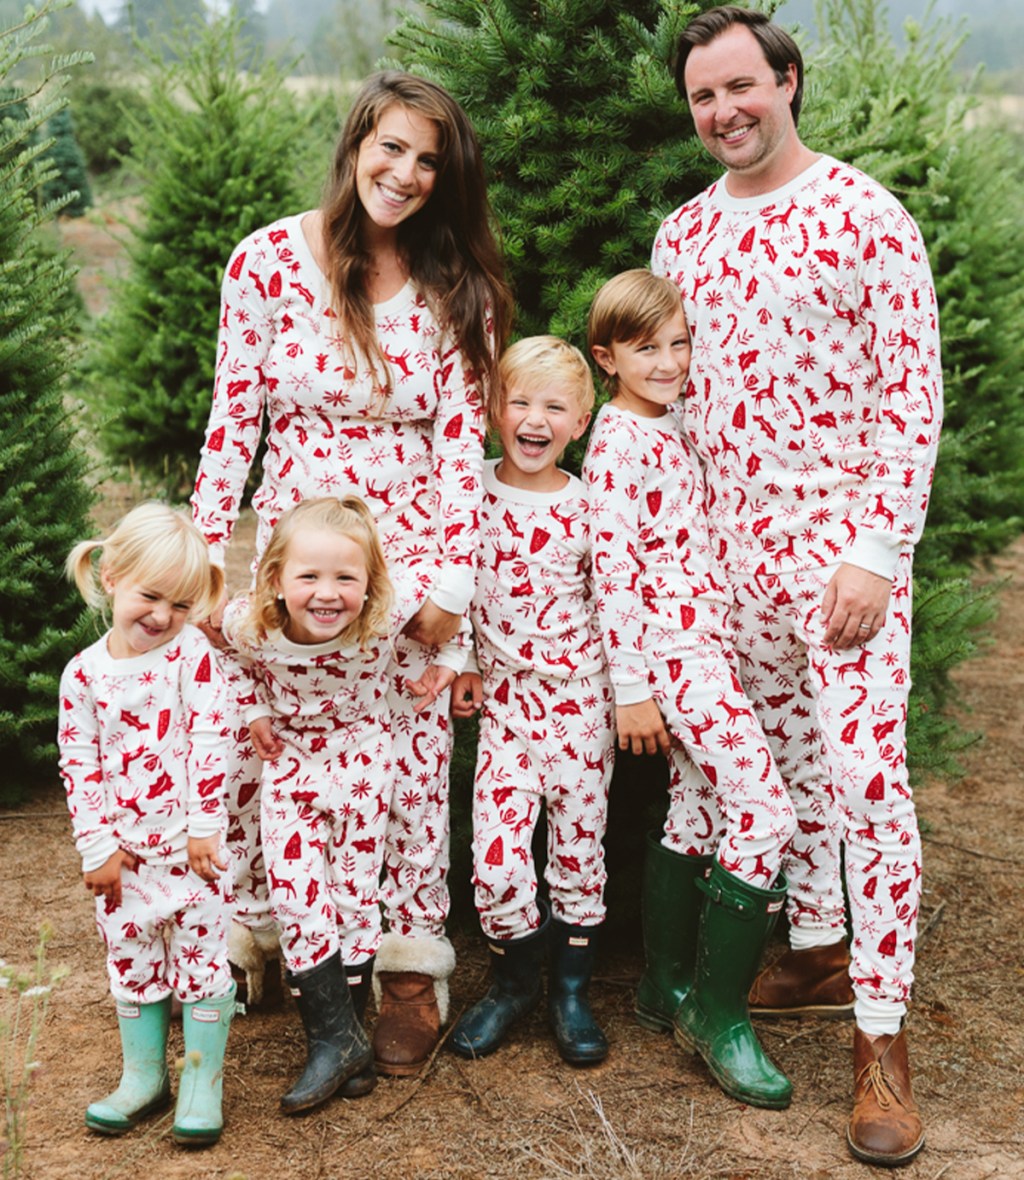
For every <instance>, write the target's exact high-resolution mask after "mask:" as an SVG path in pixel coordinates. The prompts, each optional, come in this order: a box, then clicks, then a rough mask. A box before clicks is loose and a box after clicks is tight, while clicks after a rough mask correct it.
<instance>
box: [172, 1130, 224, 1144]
mask: <svg viewBox="0 0 1024 1180" xmlns="http://www.w3.org/2000/svg"><path fill="white" fill-rule="evenodd" d="M223 1130H224V1128H223V1127H220V1128H218V1129H217V1130H216V1131H201V1132H198V1131H197V1132H196V1133H195V1134H194V1135H192V1134H190V1133H189V1132H188V1131H179V1130H178V1129H177V1128H174V1129H173V1130H172V1131H171V1138H172V1139H173V1140H174V1142H175V1143H177V1145H178V1146H179V1147H212V1146H213V1145H214V1144H215V1143H217V1142H218V1141H219V1140H220V1137H221V1132H222V1131H223Z"/></svg>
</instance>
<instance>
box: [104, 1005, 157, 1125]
mask: <svg viewBox="0 0 1024 1180" xmlns="http://www.w3.org/2000/svg"><path fill="white" fill-rule="evenodd" d="M117 1023H118V1027H119V1028H120V1030H121V1057H122V1059H123V1062H124V1064H123V1067H122V1070H121V1082H120V1085H119V1086H118V1087H117V1089H116V1090H115V1091H114V1092H113V1094H108V1095H107V1096H106V1098H103V1099H101V1100H100V1101H99V1102H93V1103H92V1104H91V1105H90V1106H89V1108H88V1110H87V1111H86V1112H85V1125H86V1126H87V1127H88V1128H89V1130H90V1131H99V1133H100V1134H101V1135H123V1134H124V1133H125V1132H126V1131H130V1130H131V1129H132V1127H134V1126H135V1124H136V1123H137V1122H138V1121H139V1119H141V1118H144V1117H145V1116H146V1115H147V1114H152V1113H153V1111H155V1110H160V1109H161V1108H162V1107H164V1106H166V1105H167V1104H168V1103H169V1102H170V1100H171V1079H170V1075H169V1074H168V1072H167V1030H168V1028H169V1027H170V1023H171V997H170V996H166V997H165V998H164V999H162V1000H158V1001H157V1002H156V1003H155V1004H127V1003H124V1002H123V1001H121V1000H118V1001H117Z"/></svg>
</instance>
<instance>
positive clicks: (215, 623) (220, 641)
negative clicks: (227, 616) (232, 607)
mask: <svg viewBox="0 0 1024 1180" xmlns="http://www.w3.org/2000/svg"><path fill="white" fill-rule="evenodd" d="M227 602H228V591H227V587H226V586H225V588H224V592H223V593H222V594H221V596H220V602H218V603H217V605H216V606H215V607H214V609H213V612H212V614H211V615H210V617H209V618H208V619H203V620H202V622H200V623H197V624H196V626H197V627H198V628H199V630H200V631H202V633H203V634H204V635H205V636H206V638H207V639H208V640H209V641H210V642H211V643H212V644H213V646H214V647H215V648H217V649H218V650H219V651H223V650H224V649H225V648H226V647H227V646H228V641H227V640H226V639H225V638H224V632H223V631H222V630H221V624H222V623H223V622H224V607H225V606H227Z"/></svg>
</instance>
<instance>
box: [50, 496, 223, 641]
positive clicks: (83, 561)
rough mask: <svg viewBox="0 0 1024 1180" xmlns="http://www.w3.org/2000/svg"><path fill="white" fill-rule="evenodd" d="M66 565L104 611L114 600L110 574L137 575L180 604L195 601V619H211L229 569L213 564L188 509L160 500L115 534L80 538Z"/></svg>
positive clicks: (125, 520)
mask: <svg viewBox="0 0 1024 1180" xmlns="http://www.w3.org/2000/svg"><path fill="white" fill-rule="evenodd" d="M96 554H99V562H98V563H97V562H94V560H93V558H94V557H95V556H96ZM64 568H65V571H66V573H67V576H68V578H69V579H71V580H72V581H73V582H74V583H75V585H76V586H77V587H78V589H79V590H80V591H81V593H82V597H83V598H84V599H85V601H86V602H87V603H88V604H89V605H90V606H91V607H94V608H95V609H97V610H99V611H101V612H103V613H104V614H105V613H106V606H107V603H108V600H109V597H108V595H107V592H106V591H105V590H104V588H103V582H102V580H101V579H102V576H103V575H104V574H105V575H106V576H107V577H108V578H111V579H113V580H114V581H115V582H117V581H120V580H121V579H122V578H131V579H133V580H134V581H137V582H139V583H141V584H142V585H145V586H149V587H152V588H153V589H154V590H159V591H160V592H161V593H163V594H165V595H166V596H167V597H168V598H170V599H171V600H172V601H174V602H189V603H191V604H192V605H191V609H190V610H189V618H194V619H205V618H206V617H207V616H208V615H209V614H210V613H211V612H212V611H213V610H214V608H215V607H216V606H217V604H218V603H219V602H220V597H221V594H222V592H223V590H224V572H223V570H221V569H220V568H219V567H218V566H215V565H212V564H211V563H210V547H209V545H207V543H206V538H205V537H204V536H203V534H202V533H201V532H200V531H199V530H198V529H197V528H196V526H195V525H194V524H193V523H192V521H191V520H190V519H189V517H188V516H187V515H186V514H185V513H184V512H183V511H179V510H178V509H177V508H171V507H170V505H168V504H160V503H157V502H156V501H149V502H148V503H146V504H139V505H138V507H136V508H133V509H132V510H131V512H129V513H128V514H127V515H126V516H124V517H122V519H121V520H120V521H119V522H118V523H117V525H116V526H115V528H114V531H113V532H112V533H111V534H110V536H109V537H106V538H96V539H94V540H91V541H79V542H78V544H77V545H76V546H75V547H74V549H72V550H71V552H70V553H69V554H68V558H67V561H66V562H65V563H64Z"/></svg>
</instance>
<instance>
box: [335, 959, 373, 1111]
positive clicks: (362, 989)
mask: <svg viewBox="0 0 1024 1180" xmlns="http://www.w3.org/2000/svg"><path fill="white" fill-rule="evenodd" d="M345 977H346V979H347V980H348V994H349V995H350V996H351V997H352V1009H353V1011H354V1012H355V1014H356V1020H358V1021H359V1023H360V1024H361V1025H362V1024H363V1020H364V1018H365V1016H366V1001H367V1000H368V999H369V997H370V984H371V982H372V981H373V959H367V960H366V962H365V963H361V964H360V965H359V966H358V967H350V966H348V965H346V967H345ZM376 1086H377V1070H376V1069H375V1068H374V1065H373V1062H372V1061H371V1062H370V1064H369V1065H368V1066H367V1067H366V1069H364V1070H361V1071H360V1072H359V1073H357V1074H355V1075H354V1076H353V1077H350V1078H349V1079H348V1081H347V1082H343V1083H342V1084H341V1086H340V1087H339V1088H338V1094H339V1095H340V1097H342V1098H365V1097H366V1095H367V1094H369V1093H370V1092H371V1090H374V1089H375V1088H376Z"/></svg>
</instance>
